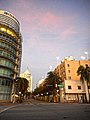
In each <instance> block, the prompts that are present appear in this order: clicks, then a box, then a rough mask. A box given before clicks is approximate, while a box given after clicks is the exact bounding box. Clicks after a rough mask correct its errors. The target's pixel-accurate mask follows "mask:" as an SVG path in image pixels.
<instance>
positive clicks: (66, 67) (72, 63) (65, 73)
mask: <svg viewBox="0 0 90 120" xmlns="http://www.w3.org/2000/svg"><path fill="white" fill-rule="evenodd" d="M86 64H88V65H89V66H90V60H80V61H78V60H64V61H63V62H61V64H60V65H58V66H57V67H56V68H55V70H54V73H55V74H57V75H58V76H60V77H61V78H62V80H63V81H64V80H69V79H71V80H80V76H77V70H78V67H79V66H80V65H83V66H85V65H86Z"/></svg>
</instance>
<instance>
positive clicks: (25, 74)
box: [20, 68, 32, 93]
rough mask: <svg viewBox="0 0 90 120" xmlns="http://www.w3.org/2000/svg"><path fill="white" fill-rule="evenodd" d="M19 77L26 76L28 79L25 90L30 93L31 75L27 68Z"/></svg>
mask: <svg viewBox="0 0 90 120" xmlns="http://www.w3.org/2000/svg"><path fill="white" fill-rule="evenodd" d="M20 77H22V78H26V79H27V80H28V82H29V85H28V89H27V91H28V92H30V93H32V75H31V74H30V71H29V70H28V68H27V69H26V71H25V72H24V73H21V74H20Z"/></svg>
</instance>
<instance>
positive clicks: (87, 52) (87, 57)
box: [85, 52, 88, 60]
mask: <svg viewBox="0 0 90 120" xmlns="http://www.w3.org/2000/svg"><path fill="white" fill-rule="evenodd" d="M85 54H86V59H87V60H88V52H85Z"/></svg>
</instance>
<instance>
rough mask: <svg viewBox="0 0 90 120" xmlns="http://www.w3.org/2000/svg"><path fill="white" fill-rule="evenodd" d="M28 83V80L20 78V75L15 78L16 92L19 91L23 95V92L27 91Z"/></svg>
mask: <svg viewBox="0 0 90 120" xmlns="http://www.w3.org/2000/svg"><path fill="white" fill-rule="evenodd" d="M28 84H29V82H28V80H27V79H26V78H21V77H18V78H16V87H17V90H18V92H21V93H22V94H23V95H25V92H26V91H27V88H28Z"/></svg>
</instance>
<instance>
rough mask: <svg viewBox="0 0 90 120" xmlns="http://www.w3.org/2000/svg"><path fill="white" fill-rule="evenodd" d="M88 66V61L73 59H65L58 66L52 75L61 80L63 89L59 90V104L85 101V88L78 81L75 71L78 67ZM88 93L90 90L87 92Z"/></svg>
mask: <svg viewBox="0 0 90 120" xmlns="http://www.w3.org/2000/svg"><path fill="white" fill-rule="evenodd" d="M86 64H87V65H88V66H90V60H75V59H73V57H71V56H70V57H65V59H64V60H62V61H61V63H60V65H58V66H57V67H56V68H55V70H54V73H55V74H57V75H58V76H60V77H61V78H62V81H63V86H64V87H63V88H60V94H61V97H60V99H61V102H64V101H77V102H80V101H81V99H82V98H83V100H84V101H85V100H86V97H87V96H86V93H87V89H88V88H86V87H87V86H85V85H83V84H82V82H81V81H80V76H78V75H77V70H78V67H79V66H80V65H83V66H85V65H86ZM89 91H90V90H89Z"/></svg>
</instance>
